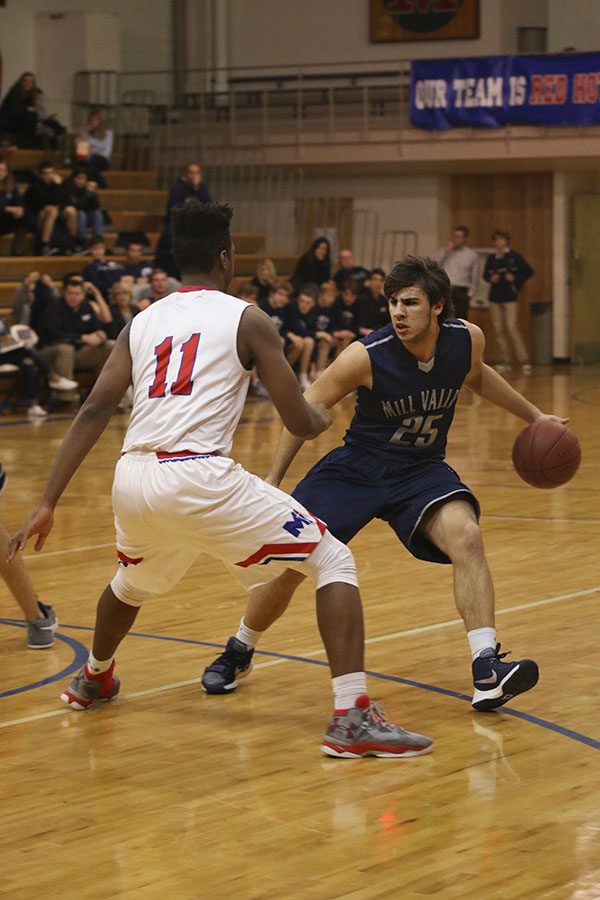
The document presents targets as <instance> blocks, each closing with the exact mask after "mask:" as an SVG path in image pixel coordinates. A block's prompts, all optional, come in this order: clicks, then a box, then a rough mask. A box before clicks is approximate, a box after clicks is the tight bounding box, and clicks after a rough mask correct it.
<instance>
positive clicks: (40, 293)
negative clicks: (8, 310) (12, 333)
mask: <svg viewBox="0 0 600 900" xmlns="http://www.w3.org/2000/svg"><path fill="white" fill-rule="evenodd" d="M59 296H60V291H59V290H58V288H57V286H56V284H55V283H54V281H53V279H52V278H51V276H50V275H40V273H39V272H29V274H28V275H26V276H25V278H24V279H23V283H22V284H21V285H19V287H18V288H17V289H16V291H15V293H14V294H13V299H12V313H13V321H14V323H15V325H31V314H32V309H33V305H34V303H35V302H36V300H37V302H38V303H41V304H42V305H43V304H44V302H45V301H46V300H47V299H48V298H50V299H51V298H53V297H54V298H56V297H59Z"/></svg>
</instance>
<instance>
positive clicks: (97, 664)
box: [87, 653, 114, 675]
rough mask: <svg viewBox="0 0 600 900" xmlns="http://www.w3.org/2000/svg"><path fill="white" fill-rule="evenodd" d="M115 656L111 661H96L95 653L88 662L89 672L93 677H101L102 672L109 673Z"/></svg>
mask: <svg viewBox="0 0 600 900" xmlns="http://www.w3.org/2000/svg"><path fill="white" fill-rule="evenodd" d="M113 659H114V656H111V658H110V659H96V657H95V656H94V654H93V653H90V658H89V659H88V661H87V667H88V670H89V671H90V673H91V674H92V675H101V674H102V672H108V670H109V669H110V667H111V664H112V661H113Z"/></svg>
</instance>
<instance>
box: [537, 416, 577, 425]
mask: <svg viewBox="0 0 600 900" xmlns="http://www.w3.org/2000/svg"><path fill="white" fill-rule="evenodd" d="M542 419H549V421H551V422H560V424H561V425H566V424H567V422H568V421H569V420H568V419H563V417H562V416H552V415H550V414H549V413H542V414H541V416H538V417H537V419H536V420H535V421H536V422H541V421H542Z"/></svg>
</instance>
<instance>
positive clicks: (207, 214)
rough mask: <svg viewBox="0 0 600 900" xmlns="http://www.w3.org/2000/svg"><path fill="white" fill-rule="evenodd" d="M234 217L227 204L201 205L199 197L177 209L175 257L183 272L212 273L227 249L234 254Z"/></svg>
mask: <svg viewBox="0 0 600 900" xmlns="http://www.w3.org/2000/svg"><path fill="white" fill-rule="evenodd" d="M232 216H233V209H232V208H231V207H230V206H227V204H225V203H214V202H213V203H200V201H199V200H197V199H196V198H195V197H190V198H189V199H188V200H186V202H185V203H183V204H182V205H181V206H175V207H173V210H172V213H171V227H172V229H173V256H174V258H175V263H176V265H177V268H178V269H179V271H180V272H181V273H184V272H206V273H208V272H211V271H212V270H213V269H214V267H215V265H216V263H217V260H218V258H219V254H220V253H221V252H222V251H223V250H226V251H227V252H228V253H231V249H232V242H231V235H230V233H229V225H230V222H231V219H232Z"/></svg>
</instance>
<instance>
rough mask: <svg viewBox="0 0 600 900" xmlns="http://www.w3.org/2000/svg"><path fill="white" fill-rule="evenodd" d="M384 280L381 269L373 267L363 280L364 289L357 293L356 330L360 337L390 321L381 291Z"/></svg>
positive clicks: (385, 301) (383, 273)
mask: <svg viewBox="0 0 600 900" xmlns="http://www.w3.org/2000/svg"><path fill="white" fill-rule="evenodd" d="M384 281H385V272H384V271H383V269H373V271H372V272H371V274H370V275H369V277H368V278H367V280H366V282H365V287H364V290H363V291H361V293H360V294H359V295H358V301H357V302H358V325H359V328H358V330H359V334H360V335H361V337H365V336H366V335H367V334H371V332H372V331H377V329H378V328H383V326H384V325H387V324H388V322H389V321H390V314H389V312H388V304H387V300H386V299H385V294H384V293H383V282H384Z"/></svg>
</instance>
